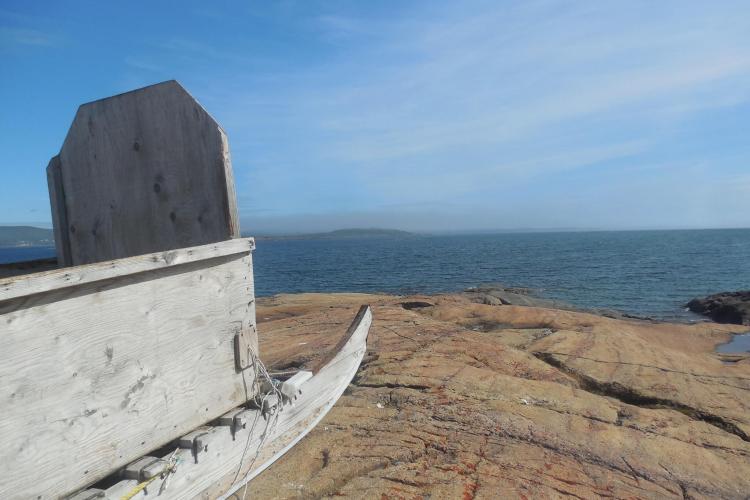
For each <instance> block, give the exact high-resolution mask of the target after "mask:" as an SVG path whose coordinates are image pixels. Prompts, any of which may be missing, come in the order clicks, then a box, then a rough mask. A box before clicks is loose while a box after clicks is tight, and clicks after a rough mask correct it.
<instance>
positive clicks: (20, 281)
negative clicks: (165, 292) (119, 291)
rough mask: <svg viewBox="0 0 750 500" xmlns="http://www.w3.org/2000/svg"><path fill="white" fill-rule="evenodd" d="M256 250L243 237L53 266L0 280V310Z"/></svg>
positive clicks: (249, 240)
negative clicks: (27, 299)
mask: <svg viewBox="0 0 750 500" xmlns="http://www.w3.org/2000/svg"><path fill="white" fill-rule="evenodd" d="M254 249H255V241H254V240H253V239H252V238H240V239H236V240H228V241H224V242H221V243H213V244H210V245H202V246H199V247H192V248H182V249H180V250H173V251H168V252H157V253H153V254H146V255H138V256H135V257H129V258H126V259H118V260H114V261H110V262H99V263H96V264H88V265H85V266H76V267H73V268H68V269H53V270H50V271H45V272H40V273H36V274H31V275H24V276H13V277H9V278H4V279H0V313H2V311H3V308H2V304H1V302H2V301H5V300H8V299H14V298H17V297H24V296H28V295H34V294H37V293H43V292H48V291H51V290H60V289H62V288H67V287H72V286H78V285H84V284H87V283H94V282H96V281H104V280H109V279H116V278H120V277H123V276H128V275H132V274H136V273H143V272H148V271H155V270H158V269H163V268H168V267H173V266H177V265H181V264H187V263H190V262H199V261H202V260H208V259H213V258H217V257H225V256H227V255H234V254H240V253H246V252H251V251H253V250H254Z"/></svg>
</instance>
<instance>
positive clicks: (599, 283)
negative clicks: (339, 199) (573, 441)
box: [0, 229, 750, 321]
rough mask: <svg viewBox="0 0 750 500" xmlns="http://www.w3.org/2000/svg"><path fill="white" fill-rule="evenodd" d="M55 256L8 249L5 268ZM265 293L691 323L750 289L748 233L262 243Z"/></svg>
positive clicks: (260, 275)
mask: <svg viewBox="0 0 750 500" xmlns="http://www.w3.org/2000/svg"><path fill="white" fill-rule="evenodd" d="M51 255H54V249H52V248H39V247H25V248H4V249H3V248H0V263H1V262H12V261H15V260H25V259H28V258H39V257H44V256H51ZM254 270H255V287H256V295H257V296H268V295H274V294H277V293H296V292H385V293H395V294H410V293H437V292H454V291H460V290H463V289H466V288H469V287H472V286H477V285H481V284H486V283H501V284H503V285H504V286H512V287H525V288H531V289H532V290H533V292H534V293H535V294H537V295H539V296H541V297H545V298H551V299H557V300H562V301H565V302H569V303H571V304H573V305H576V306H579V307H582V308H605V309H616V310H619V311H622V312H625V313H629V314H634V315H638V316H647V317H652V318H658V319H664V320H672V321H675V320H676V321H690V320H695V319H699V317H698V316H696V315H693V314H692V313H690V312H687V311H686V310H685V308H684V305H685V303H686V302H687V301H688V300H690V299H691V298H694V297H700V296H704V295H708V294H711V293H715V292H720V291H727V290H740V289H749V288H750V229H721V230H684V231H682V230H680V231H617V232H614V231H612V232H609V231H602V232H564V233H563V232H561V233H503V234H476V235H451V236H419V237H414V238H390V237H383V238H361V239H340V240H328V239H320V240H305V239H293V240H292V239H290V240H273V239H271V240H259V241H257V250H256V251H255V254H254Z"/></svg>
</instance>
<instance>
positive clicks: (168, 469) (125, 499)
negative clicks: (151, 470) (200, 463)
mask: <svg viewBox="0 0 750 500" xmlns="http://www.w3.org/2000/svg"><path fill="white" fill-rule="evenodd" d="M178 450H179V449H178ZM178 450H174V452H172V455H170V457H169V460H168V461H167V465H165V466H164V468H163V469H162V470H161V471H160V472H159V473H158V474H155V475H154V476H153V477H150V478H148V479H146V480H145V481H141V482H140V483H138V484H137V485H136V486H135V487H134V488H133V489H132V490H130V491H128V492H127V493H126V494H124V495H123V496H122V497H120V500H130V499H131V498H133V497H134V496H136V495H137V494H138V493H140V492H141V491H143V490H145V489H146V487H148V485H149V484H151V483H153V482H154V481H156V480H157V479H159V478H160V477H164V481H163V482H162V483H161V487H160V488H159V493H158V494H159V495H161V493H162V491H164V490H166V489H167V486H166V484H167V481H169V477H170V476H169V474H170V473H172V472H174V471H175V469H176V468H177V464H178V463H179V462H180V461H179V458H178V457H177V451H178Z"/></svg>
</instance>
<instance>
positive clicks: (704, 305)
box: [687, 290, 750, 325]
mask: <svg viewBox="0 0 750 500" xmlns="http://www.w3.org/2000/svg"><path fill="white" fill-rule="evenodd" d="M687 307H688V309H690V310H691V311H693V312H695V313H698V314H703V315H704V316H708V317H709V318H711V319H712V320H713V321H716V322H717V323H732V324H735V325H750V290H744V291H740V292H722V293H717V294H714V295H709V296H708V297H704V298H702V299H693V300H691V301H690V302H688V303H687Z"/></svg>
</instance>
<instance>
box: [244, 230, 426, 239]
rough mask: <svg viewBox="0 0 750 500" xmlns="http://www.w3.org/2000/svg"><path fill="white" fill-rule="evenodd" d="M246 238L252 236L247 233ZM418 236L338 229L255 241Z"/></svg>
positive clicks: (392, 232)
mask: <svg viewBox="0 0 750 500" xmlns="http://www.w3.org/2000/svg"><path fill="white" fill-rule="evenodd" d="M247 236H253V235H252V234H250V233H248V234H247ZM419 236H420V235H418V234H415V233H410V232H408V231H399V230H398V229H377V228H368V229H362V228H354V229H338V230H336V231H329V232H326V233H307V234H304V233H302V234H286V235H257V236H255V239H256V240H345V239H362V238H418V237H419Z"/></svg>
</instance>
